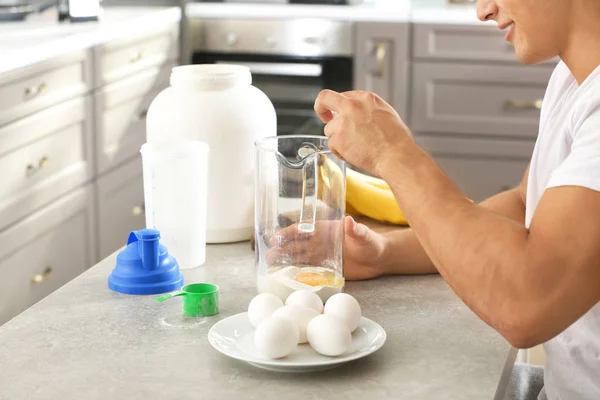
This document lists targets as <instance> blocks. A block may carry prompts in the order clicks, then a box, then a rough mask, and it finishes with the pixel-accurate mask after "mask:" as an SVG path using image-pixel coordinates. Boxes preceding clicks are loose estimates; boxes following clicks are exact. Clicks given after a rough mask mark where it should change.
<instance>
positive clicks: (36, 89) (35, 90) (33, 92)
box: [25, 83, 48, 100]
mask: <svg viewBox="0 0 600 400" xmlns="http://www.w3.org/2000/svg"><path fill="white" fill-rule="evenodd" d="M47 88H48V85H46V83H40V84H39V85H37V86H30V87H28V88H25V99H26V100H31V99H32V98H34V97H36V96H37V95H39V94H41V93H43V92H45V91H46V89H47Z"/></svg>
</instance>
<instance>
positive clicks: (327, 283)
mask: <svg viewBox="0 0 600 400" xmlns="http://www.w3.org/2000/svg"><path fill="white" fill-rule="evenodd" d="M327 143H328V139H327V138H326V137H322V136H308V135H290V136H277V137H268V138H265V139H262V140H260V141H257V142H256V144H255V152H256V161H255V162H256V181H255V184H256V191H255V193H256V203H255V239H256V247H255V248H256V268H257V288H258V291H259V293H265V292H268V293H273V294H275V295H277V296H278V297H280V298H281V299H282V300H283V301H285V299H287V297H288V296H289V295H290V294H291V293H292V292H294V291H296V290H300V289H309V290H311V291H314V292H315V293H317V294H318V295H319V296H320V297H321V299H323V301H327V299H328V298H329V297H331V296H332V295H334V294H335V293H339V292H341V291H342V290H343V288H344V284H345V281H344V270H343V253H342V252H343V243H344V223H343V218H344V214H345V205H346V163H345V162H343V161H341V160H340V159H338V158H337V157H336V156H334V155H333V154H332V153H331V151H330V150H329V148H328V146H327Z"/></svg>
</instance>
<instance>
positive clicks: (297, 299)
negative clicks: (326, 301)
mask: <svg viewBox="0 0 600 400" xmlns="http://www.w3.org/2000/svg"><path fill="white" fill-rule="evenodd" d="M292 304H297V305H299V306H303V307H308V308H312V309H313V310H315V311H316V312H318V313H319V314H321V313H322V312H323V300H321V298H320V297H319V295H318V294H316V293H315V292H312V291H310V290H297V291H295V292H293V293H292V294H290V295H289V296H288V298H287V300H286V301H285V305H286V306H289V305H292Z"/></svg>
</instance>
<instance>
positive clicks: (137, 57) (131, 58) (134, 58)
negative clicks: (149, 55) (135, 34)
mask: <svg viewBox="0 0 600 400" xmlns="http://www.w3.org/2000/svg"><path fill="white" fill-rule="evenodd" d="M143 57H144V52H143V51H142V50H140V51H138V52H136V53H133V54H131V56H129V62H130V63H131V64H133V63H136V62H138V61H140V60H141V59H142V58H143Z"/></svg>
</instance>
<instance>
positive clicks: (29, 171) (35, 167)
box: [25, 156, 48, 178]
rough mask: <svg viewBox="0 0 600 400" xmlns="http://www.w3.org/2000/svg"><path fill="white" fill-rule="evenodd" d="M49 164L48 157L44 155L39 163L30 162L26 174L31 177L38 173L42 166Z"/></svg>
mask: <svg viewBox="0 0 600 400" xmlns="http://www.w3.org/2000/svg"><path fill="white" fill-rule="evenodd" d="M46 164H48V157H46V156H44V157H42V158H40V161H38V163H37V165H33V164H29V165H27V168H26V170H25V175H26V176H27V177H28V178H29V177H31V176H33V175H35V174H36V173H38V172H39V171H40V170H41V169H42V168H44V167H45V166H46Z"/></svg>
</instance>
